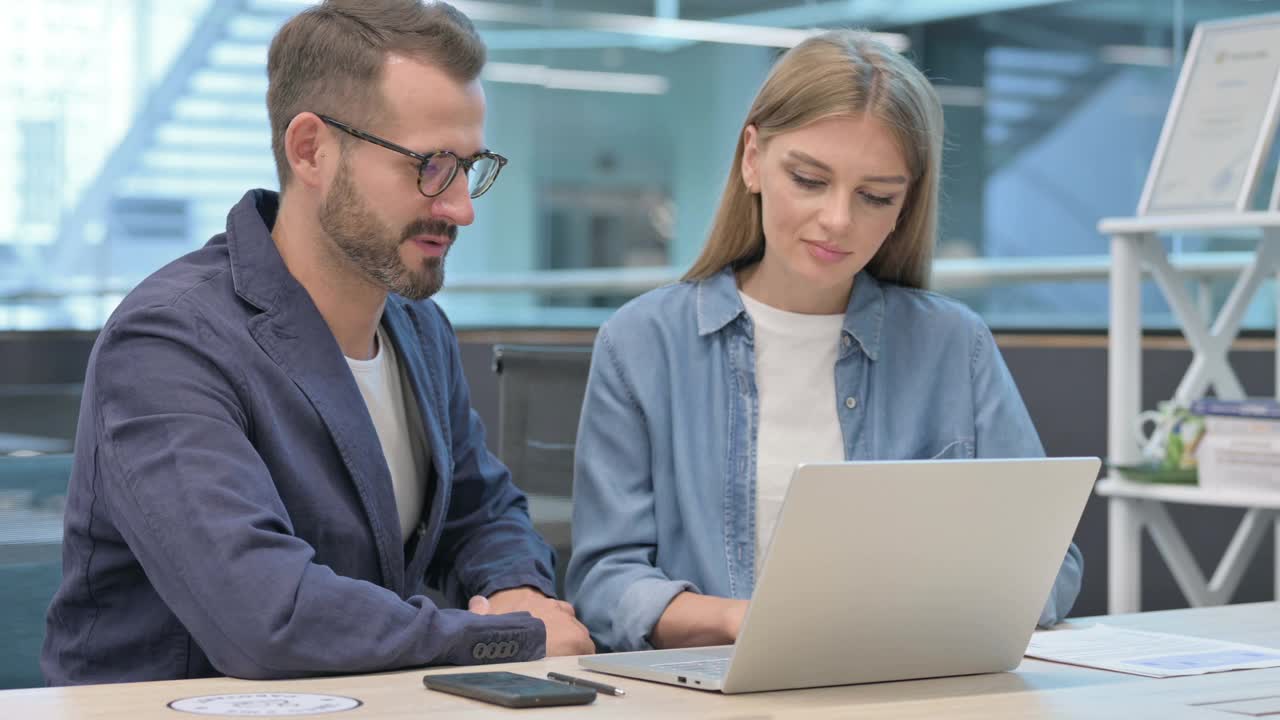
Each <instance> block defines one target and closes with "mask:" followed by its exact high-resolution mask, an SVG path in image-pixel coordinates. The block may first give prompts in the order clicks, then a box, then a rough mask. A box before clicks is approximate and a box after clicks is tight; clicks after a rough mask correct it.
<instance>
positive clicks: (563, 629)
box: [467, 587, 596, 657]
mask: <svg viewBox="0 0 1280 720" xmlns="http://www.w3.org/2000/svg"><path fill="white" fill-rule="evenodd" d="M467 609H468V610H470V611H471V612H473V613H476V614H477V615H503V614H506V613H512V612H521V611H524V612H527V613H529V614H530V615H533V616H534V617H536V618H538V619H539V620H541V621H542V624H543V625H545V626H546V628H547V656H548V657H550V656H553V655H590V654H591V653H594V652H595V651H596V646H595V645H594V644H593V643H592V642H591V636H590V635H589V634H588V633H587V628H586V627H584V626H583V624H582V623H580V622H578V618H577V615H576V614H575V613H574V612H573V606H572V605H570V604H569V603H567V602H564V601H563V600H553V599H551V598H549V597H547V596H546V595H543V594H542V593H540V592H538V591H537V590H534V589H533V588H528V587H520V588H511V589H509V590H499V591H498V592H496V593H494V594H492V595H490V596H489V597H487V598H486V597H484V596H481V595H476V596H475V597H473V598H471V602H470V603H468V605H467Z"/></svg>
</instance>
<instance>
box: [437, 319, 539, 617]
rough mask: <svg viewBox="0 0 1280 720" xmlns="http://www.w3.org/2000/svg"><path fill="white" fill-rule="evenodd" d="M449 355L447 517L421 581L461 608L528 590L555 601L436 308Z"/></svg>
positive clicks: (535, 540) (524, 508)
mask: <svg viewBox="0 0 1280 720" xmlns="http://www.w3.org/2000/svg"><path fill="white" fill-rule="evenodd" d="M434 311H435V312H436V313H437V314H438V317H439V319H440V324H439V327H441V328H442V332H441V334H442V335H444V336H445V337H443V338H442V342H443V343H444V344H445V347H447V348H448V382H449V391H448V397H449V406H448V408H447V411H448V413H449V426H450V434H451V442H452V448H451V449H452V452H453V477H452V478H451V482H452V490H451V491H450V499H449V510H448V516H447V517H446V519H445V525H444V530H443V531H442V533H441V536H440V543H439V545H438V546H437V550H436V554H435V559H433V561H432V563H433V565H432V566H431V567H430V568H428V575H429V576H430V577H431V578H432V579H433V582H436V583H440V582H441V581H444V582H443V584H444V585H446V586H448V587H449V589H450V590H451V591H452V592H451V594H457V595H460V596H461V598H460V599H463V600H465V598H466V597H467V596H470V595H484V596H486V597H487V596H489V595H492V594H493V593H495V592H498V591H499V590H505V589H508V588H514V587H522V586H528V587H533V588H535V589H537V590H538V591H540V592H541V593H542V594H544V595H546V596H547V597H555V579H554V578H555V572H554V564H555V561H554V554H553V551H552V549H551V546H549V545H548V544H547V543H546V541H544V540H543V539H542V537H541V536H540V535H538V533H537V532H536V531H535V530H534V529H533V522H532V521H531V520H530V518H529V503H528V500H527V498H525V496H524V494H523V493H521V492H520V491H519V490H518V489H517V488H516V486H515V484H514V483H513V482H512V479H511V472H510V471H509V470H508V469H507V467H506V466H505V465H503V464H502V462H501V461H500V460H498V458H496V457H495V456H494V455H493V453H491V452H489V449H488V447H487V445H486V444H485V429H484V424H483V423H482V422H481V421H480V416H479V415H478V414H477V413H476V411H475V410H474V409H472V407H471V391H470V388H469V387H468V385H467V379H466V377H465V376H464V375H463V373H462V361H461V355H460V353H459V350H458V341H457V337H456V336H455V335H454V333H453V328H452V326H450V325H449V321H448V319H446V318H445V316H444V313H443V312H441V311H440V310H439V309H438V308H436V309H434Z"/></svg>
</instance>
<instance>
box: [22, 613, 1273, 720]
mask: <svg viewBox="0 0 1280 720" xmlns="http://www.w3.org/2000/svg"><path fill="white" fill-rule="evenodd" d="M1094 620H1104V621H1105V622H1108V623H1112V624H1116V625H1120V626H1124V627H1129V628H1136V629H1144V630H1157V631H1167V632H1178V633H1183V634H1187V635H1197V636H1201V637H1208V638H1215V639H1221V640H1234V641H1240V642H1250V643H1255V644H1258V645H1266V646H1270V647H1275V648H1280V603H1275V602H1270V603H1257V604H1252V605H1229V606H1223V607H1213V608H1197V609H1192V610H1173V611H1168V612H1155V613H1144V614H1139V615H1127V616H1110V617H1107V618H1088V619H1084V620H1080V621H1078V622H1092V621H1094ZM488 669H505V670H511V671H513V672H519V673H524V674H528V675H533V676H538V677H542V676H545V674H546V673H547V671H548V670H559V671H562V672H568V673H573V674H579V675H591V676H592V677H597V678H601V679H603V680H604V681H605V682H610V683H612V684H615V685H618V686H621V687H624V688H625V689H626V690H627V695H626V697H621V698H615V697H606V696H600V697H599V698H597V699H596V701H595V703H594V704H592V705H587V706H583V707H570V708H545V709H537V710H508V709H504V708H500V707H497V706H494V705H487V704H484V703H480V702H476V701H472V700H467V699H464V698H459V697H454V696H451V695H445V694H441V693H436V692H431V691H428V690H425V689H423V687H422V675H423V673H424V671H423V670H409V671H402V672H391V673H380V674H375V675H357V676H345V677H333V678H318V679H310V680H292V681H272V682H254V681H247V680H233V679H227V678H215V679H208V680H180V681H168V682H151V683H135V684H129V685H93V686H86V687H78V688H49V689H34V690H10V691H7V692H0V718H6V719H7V718H15V719H16V718H41V719H42V720H61V719H63V718H86V719H92V720H147V719H151V718H162V719H164V720H182V719H183V718H196V717H200V716H196V715H188V714H185V713H179V712H176V711H174V710H171V709H169V708H168V707H167V703H169V702H170V701H172V700H176V699H179V698H184V697H192V696H197V695H213V694H222V693H260V692H305V693H326V694H334V695H343V696H347V697H354V698H358V699H359V700H361V701H362V702H363V705H362V706H361V707H359V708H357V709H355V710H351V711H348V712H342V713H335V714H332V715H324V716H311V717H325V718H330V717H331V718H334V720H347V719H348V718H349V719H350V720H356V719H357V718H380V719H382V718H386V719H387V720H426V719H428V718H439V717H449V718H465V719H468V720H469V719H472V718H490V717H494V718H496V717H505V718H510V717H522V718H535V717H581V718H591V717H595V718H603V717H609V718H645V719H646V720H647V719H651V718H662V719H663V720H680V719H682V718H721V719H723V720H766V719H768V718H792V717H794V718H813V719H814V720H818V719H820V718H872V717H874V718H889V719H894V718H901V719H904V720H907V719H914V718H921V719H923V718H949V719H959V720H963V719H965V718H973V720H1002V719H1004V718H1010V719H1012V718H1020V719H1021V718H1089V719H1090V720H1096V719H1105V718H1117V719H1120V718H1123V719H1124V720H1134V719H1135V718H1159V719H1160V720H1181V719H1182V718H1201V719H1202V720H1245V718H1246V716H1243V715H1236V714H1228V713H1225V712H1223V711H1221V710H1218V709H1213V708H1212V706H1210V705H1206V703H1215V702H1222V701H1227V700H1241V699H1247V698H1257V697H1266V696H1280V668H1272V669H1267V670H1250V671H1246V672H1236V673H1222V674H1216V675H1203V676H1196V677H1185V678H1170V679H1164V680H1157V679H1152V678H1144V677H1138V676H1132V675H1123V674H1118V673H1109V672H1103V671H1098V670H1089V669H1086V668H1078V667H1072V666H1068V665H1057V664H1054V663H1045V662H1040V661H1036V660H1024V661H1023V663H1022V664H1021V665H1020V666H1019V667H1018V668H1017V670H1015V671H1014V672H1010V673H1000V674H993V675H975V676H970V677H959V678H941V679H937V680H920V681H911V682H897V683H878V684H873V685H852V686H845V687H837V688H820V689H814V690H791V691H781V692H768V693H755V694H747V695H733V696H726V695H721V694H719V693H711V692H704V691H699V690H689V689H683V688H677V687H672V686H667V685H661V684H657V683H648V682H643V681H639V680H628V679H626V678H610V677H609V676H601V675H594V674H590V673H586V671H583V670H581V669H579V668H578V666H577V661H576V659H574V658H554V659H550V660H542V661H538V662H532V663H523V664H509V665H494V666H489V668H488ZM466 671H468V669H467V668H447V669H436V670H430V671H427V672H433V673H450V672H466Z"/></svg>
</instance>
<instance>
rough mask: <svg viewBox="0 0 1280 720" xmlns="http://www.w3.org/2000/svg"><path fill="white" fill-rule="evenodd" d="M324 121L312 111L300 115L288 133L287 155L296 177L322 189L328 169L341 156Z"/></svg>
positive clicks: (285, 140) (285, 147)
mask: <svg viewBox="0 0 1280 720" xmlns="http://www.w3.org/2000/svg"><path fill="white" fill-rule="evenodd" d="M327 130H328V128H326V127H325V124H324V121H323V120H321V119H320V117H319V116H318V115H316V114H315V113H310V112H303V113H298V114H297V115H296V116H294V118H293V120H291V121H290V122H289V127H288V128H286V129H285V131H284V152H285V157H286V158H288V160H289V169H290V170H292V171H293V178H294V179H295V180H296V181H297V182H299V183H302V184H303V185H305V186H307V187H312V188H314V187H319V186H320V185H321V184H322V182H323V177H324V168H325V166H326V165H327V164H328V163H330V162H332V161H333V160H334V159H335V158H337V155H338V142H337V141H336V140H335V139H334V138H333V136H332V133H329V132H327Z"/></svg>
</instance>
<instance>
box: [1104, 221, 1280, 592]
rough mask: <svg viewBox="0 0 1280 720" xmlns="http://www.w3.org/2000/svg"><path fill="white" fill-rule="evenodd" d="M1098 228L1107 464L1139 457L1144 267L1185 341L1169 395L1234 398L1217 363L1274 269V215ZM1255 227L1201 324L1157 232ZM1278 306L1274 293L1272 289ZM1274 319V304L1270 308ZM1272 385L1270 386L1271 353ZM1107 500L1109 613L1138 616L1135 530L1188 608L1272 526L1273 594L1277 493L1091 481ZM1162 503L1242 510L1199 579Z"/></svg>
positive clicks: (1277, 233)
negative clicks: (1255, 235)
mask: <svg viewBox="0 0 1280 720" xmlns="http://www.w3.org/2000/svg"><path fill="white" fill-rule="evenodd" d="M1099 229H1100V230H1101V232H1103V233H1104V234H1106V235H1109V236H1110V237H1111V273H1110V275H1111V277H1110V282H1111V325H1110V335H1109V338H1110V340H1109V350H1108V356H1107V370H1108V379H1107V452H1108V454H1109V456H1110V457H1109V459H1110V460H1111V461H1112V462H1113V463H1125V464H1128V463H1134V462H1138V461H1139V460H1140V459H1141V457H1142V451H1141V448H1139V446H1138V442H1137V440H1136V438H1135V437H1134V430H1133V427H1134V423H1135V418H1136V417H1137V415H1138V412H1139V411H1140V410H1141V409H1142V408H1141V392H1142V295H1141V287H1142V278H1143V272H1144V270H1145V271H1147V272H1150V273H1151V275H1152V277H1153V279H1154V280H1155V282H1156V284H1157V286H1159V288H1160V290H1161V291H1162V292H1163V294H1164V296H1165V298H1166V299H1167V300H1168V301H1169V306H1170V308H1171V309H1172V311H1173V315H1174V317H1175V318H1176V319H1177V322H1178V324H1179V326H1180V327H1181V329H1182V332H1183V334H1184V335H1185V337H1186V339H1187V342H1188V344H1189V345H1190V346H1191V352H1192V361H1191V364H1190V366H1189V367H1188V368H1187V372H1186V374H1185V375H1184V376H1183V378H1182V381H1181V382H1180V383H1179V384H1178V388H1177V391H1176V392H1175V394H1174V396H1173V400H1174V401H1175V402H1177V403H1179V404H1182V405H1188V404H1190V403H1191V401H1193V400H1195V399H1196V398H1199V397H1201V396H1203V395H1204V394H1205V392H1206V391H1207V390H1208V389H1209V387H1210V386H1212V387H1213V389H1214V391H1215V394H1216V395H1217V396H1218V397H1221V398H1231V399H1234V398H1241V397H1244V389H1243V388H1242V387H1241V385H1240V381H1239V379H1238V378H1237V377H1236V375H1235V372H1234V371H1233V370H1232V368H1231V365H1230V363H1229V362H1228V359H1227V351H1228V350H1229V349H1230V347H1231V343H1232V341H1233V340H1235V338H1236V336H1237V335H1238V334H1239V331H1240V324H1241V322H1242V321H1243V319H1244V313H1245V311H1246V309H1247V308H1248V306H1249V303H1250V302H1251V301H1252V300H1253V298H1254V296H1255V295H1256V294H1257V292H1258V289H1259V288H1260V286H1261V284H1262V282H1263V280H1265V279H1266V278H1268V277H1273V278H1274V277H1276V274H1277V271H1280V212H1277V211H1274V210H1270V211H1265V212H1223V213H1213V214H1204V215H1186V216H1176V215H1175V216H1146V217H1136V218H1113V219H1107V220H1103V221H1102V222H1101V223H1100V225H1099ZM1240 229H1256V230H1260V231H1261V233H1262V237H1261V238H1260V239H1259V241H1258V246H1257V250H1256V252H1255V253H1254V256H1253V261H1252V262H1251V263H1249V264H1248V265H1247V266H1246V267H1245V268H1244V270H1243V271H1242V272H1241V273H1240V275H1239V277H1238V278H1237V280H1236V283H1235V286H1234V287H1233V288H1232V291H1231V294H1230V295H1229V296H1228V297H1227V300H1226V302H1225V304H1224V305H1223V308H1222V310H1221V312H1220V313H1219V314H1218V316H1217V317H1216V318H1213V319H1212V321H1210V318H1208V317H1206V313H1205V312H1202V310H1201V309H1200V308H1199V306H1198V305H1197V303H1196V302H1194V301H1193V299H1192V297H1191V295H1190V293H1189V292H1188V289H1187V282H1186V280H1187V278H1186V276H1185V275H1184V274H1183V273H1181V272H1180V271H1179V270H1177V269H1176V268H1175V267H1174V266H1173V265H1172V264H1171V263H1170V262H1169V258H1168V257H1167V254H1166V253H1165V250H1164V247H1163V245H1162V243H1161V241H1160V236H1161V235H1162V234H1166V233H1178V232H1190V231H1203V230H1240ZM1277 304H1278V305H1280V293H1277ZM1277 319H1278V324H1280V307H1278V308H1277ZM1276 380H1277V382H1276V388H1277V391H1278V392H1280V353H1278V354H1277V363H1276ZM1097 492H1098V494H1099V495H1101V496H1105V497H1106V498H1107V504H1108V526H1107V527H1108V530H1107V532H1108V538H1107V557H1108V563H1109V565H1108V570H1107V575H1108V586H1107V604H1108V611H1109V612H1111V613H1129V612H1139V611H1140V610H1141V597H1142V586H1141V583H1142V557H1141V551H1142V532H1143V530H1144V529H1145V530H1147V531H1149V532H1150V533H1151V537H1152V540H1153V541H1154V542H1155V546H1156V548H1157V549H1158V551H1159V552H1160V555H1161V556H1162V557H1163V558H1164V560H1165V562H1166V563H1167V564H1168V566H1169V569H1170V571H1171V572H1172V573H1173V577H1174V580H1175V581H1176V582H1177V584H1178V587H1179V589H1181V591H1182V593H1183V594H1184V595H1185V596H1186V597H1187V600H1188V602H1190V604H1191V606H1192V607H1201V606H1206V605H1221V604H1224V603H1227V602H1229V601H1230V599H1231V596H1232V595H1233V594H1234V593H1235V590H1236V588H1237V587H1238V586H1239V584H1240V580H1241V579H1242V577H1243V576H1244V573H1245V571H1246V570H1247V568H1248V566H1249V563H1250V562H1251V561H1252V560H1253V558H1254V556H1255V555H1256V553H1257V551H1258V548H1260V547H1261V546H1262V543H1263V541H1264V540H1265V538H1266V534H1267V531H1268V529H1269V527H1271V526H1275V541H1274V542H1275V545H1276V566H1277V567H1276V580H1275V595H1276V597H1277V598H1278V599H1280V491H1278V492H1275V493H1266V492H1243V491H1236V492H1226V491H1223V490H1214V489H1205V488H1201V487H1190V486H1177V485H1153V484H1146V483H1135V482H1131V481H1127V480H1124V479H1121V478H1119V477H1108V478H1107V479H1105V480H1104V481H1102V482H1100V483H1099V484H1098V486H1097ZM1167 503H1181V504H1189V505H1210V506H1227V507H1241V508H1247V511H1246V513H1245V516H1244V519H1243V520H1242V521H1241V523H1240V526H1239V527H1238V528H1237V530H1236V533H1235V535H1234V537H1233V538H1232V540H1231V543H1230V545H1229V546H1228V548H1227V551H1226V553H1225V554H1224V555H1223V557H1222V559H1221V561H1220V562H1219V564H1218V566H1217V568H1216V569H1215V571H1214V573H1213V576H1212V577H1211V578H1205V576H1204V573H1203V572H1202V571H1201V570H1200V567H1199V565H1198V564H1197V563H1196V561H1195V559H1194V557H1192V555H1191V551H1190V548H1188V546H1187V543H1186V541H1185V540H1184V539H1183V537H1182V535H1181V533H1180V532H1179V531H1178V529H1177V527H1176V526H1175V525H1174V523H1173V521H1172V519H1171V517H1170V516H1169V513H1168V510H1167V508H1166V507H1165V506H1166V504H1167Z"/></svg>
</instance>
